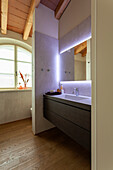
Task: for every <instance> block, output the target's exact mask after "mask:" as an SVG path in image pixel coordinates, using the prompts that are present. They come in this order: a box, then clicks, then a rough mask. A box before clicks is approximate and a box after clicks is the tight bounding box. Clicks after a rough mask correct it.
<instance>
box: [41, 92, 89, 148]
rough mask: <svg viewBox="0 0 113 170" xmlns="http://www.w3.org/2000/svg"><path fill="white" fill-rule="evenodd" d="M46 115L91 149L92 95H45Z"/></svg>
mask: <svg viewBox="0 0 113 170" xmlns="http://www.w3.org/2000/svg"><path fill="white" fill-rule="evenodd" d="M44 117H45V118H46V119H47V120H49V121H50V122H52V123H53V124H54V125H55V126H56V127H57V128H59V129H60V130H62V131H63V132H64V133H66V134H67V135H68V136H70V137H71V138H72V139H73V140H75V141H76V142H77V143H79V144H80V145H82V146H83V147H85V148H86V149H88V150H89V151H90V148H91V97H86V96H75V95H71V94H63V95H56V96H49V95H44Z"/></svg>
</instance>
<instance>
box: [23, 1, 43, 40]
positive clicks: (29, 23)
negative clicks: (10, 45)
mask: <svg viewBox="0 0 113 170" xmlns="http://www.w3.org/2000/svg"><path fill="white" fill-rule="evenodd" d="M39 3H40V0H32V1H31V6H30V9H29V14H28V17H27V20H26V24H25V28H24V33H23V39H24V40H27V39H28V37H29V34H30V31H31V28H32V25H33V12H34V9H35V7H37V6H38V5H39Z"/></svg>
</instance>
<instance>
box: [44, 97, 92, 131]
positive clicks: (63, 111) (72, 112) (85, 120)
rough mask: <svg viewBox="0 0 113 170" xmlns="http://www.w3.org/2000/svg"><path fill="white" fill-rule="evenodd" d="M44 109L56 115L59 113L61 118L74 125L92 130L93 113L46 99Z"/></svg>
mask: <svg viewBox="0 0 113 170" xmlns="http://www.w3.org/2000/svg"><path fill="white" fill-rule="evenodd" d="M44 109H45V110H48V111H50V112H53V113H54V114H55V113H57V114H58V115H59V116H61V117H63V118H65V119H67V120H69V121H71V122H73V123H74V124H76V125H78V126H80V127H82V128H84V129H86V130H88V131H90V129H91V113H90V111H87V110H83V109H80V108H76V107H73V106H70V105H66V104H64V103H59V102H57V101H53V100H49V99H45V100H44Z"/></svg>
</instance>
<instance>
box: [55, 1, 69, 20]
mask: <svg viewBox="0 0 113 170" xmlns="http://www.w3.org/2000/svg"><path fill="white" fill-rule="evenodd" d="M70 1H71V0H60V1H59V3H58V5H57V7H56V9H55V18H56V19H60V17H61V15H62V14H63V12H64V10H65V9H66V7H67V5H68V4H69V2H70Z"/></svg>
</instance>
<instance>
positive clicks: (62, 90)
mask: <svg viewBox="0 0 113 170" xmlns="http://www.w3.org/2000/svg"><path fill="white" fill-rule="evenodd" d="M60 89H61V94H64V89H63V85H62V84H61V86H60Z"/></svg>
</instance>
